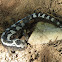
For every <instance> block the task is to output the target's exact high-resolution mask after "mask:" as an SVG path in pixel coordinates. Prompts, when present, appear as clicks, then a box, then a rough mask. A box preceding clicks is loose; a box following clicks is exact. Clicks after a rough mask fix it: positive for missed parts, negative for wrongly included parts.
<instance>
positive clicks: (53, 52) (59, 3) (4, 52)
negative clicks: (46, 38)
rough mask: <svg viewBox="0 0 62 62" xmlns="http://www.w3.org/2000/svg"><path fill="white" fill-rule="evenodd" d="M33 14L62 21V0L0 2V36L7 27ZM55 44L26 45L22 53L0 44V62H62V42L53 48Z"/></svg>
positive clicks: (13, 0)
mask: <svg viewBox="0 0 62 62" xmlns="http://www.w3.org/2000/svg"><path fill="white" fill-rule="evenodd" d="M34 12H43V13H49V14H51V15H53V16H55V17H56V18H58V19H62V0H0V36H1V34H2V32H3V31H5V29H6V28H7V27H9V26H10V25H12V24H14V23H15V22H16V21H18V20H19V19H22V18H24V17H25V16H28V15H30V14H32V13H34ZM0 43H1V42H0ZM56 43H57V44H58V42H56ZM56 43H54V42H53V43H50V44H49V43H48V44H46V45H45V44H44V45H34V46H29V45H28V48H26V49H25V50H22V51H21V50H20V49H16V48H10V47H4V46H2V45H1V44H0V62H62V59H61V58H62V46H61V45H62V42H60V43H59V45H58V46H57V47H55V46H54V45H55V44H56ZM57 44H56V45H57ZM12 50H16V51H15V52H14V51H13V52H11V51H12Z"/></svg>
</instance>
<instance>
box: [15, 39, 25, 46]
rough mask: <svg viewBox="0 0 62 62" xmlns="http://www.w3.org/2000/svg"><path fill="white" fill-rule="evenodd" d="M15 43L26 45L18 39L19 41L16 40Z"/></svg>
mask: <svg viewBox="0 0 62 62" xmlns="http://www.w3.org/2000/svg"><path fill="white" fill-rule="evenodd" d="M15 43H16V44H17V45H20V44H25V43H24V42H23V40H19V39H18V40H16V41H15Z"/></svg>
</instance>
